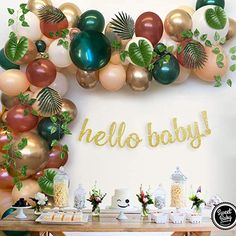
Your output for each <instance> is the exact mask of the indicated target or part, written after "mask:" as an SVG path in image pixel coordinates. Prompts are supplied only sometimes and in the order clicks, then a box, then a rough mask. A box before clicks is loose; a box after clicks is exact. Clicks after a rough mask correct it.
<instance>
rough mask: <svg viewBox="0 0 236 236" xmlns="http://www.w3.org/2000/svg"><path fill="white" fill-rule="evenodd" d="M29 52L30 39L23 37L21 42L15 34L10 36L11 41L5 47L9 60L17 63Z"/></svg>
mask: <svg viewBox="0 0 236 236" xmlns="http://www.w3.org/2000/svg"><path fill="white" fill-rule="evenodd" d="M27 51H28V39H27V38H26V37H24V36H22V37H21V38H20V39H19V40H18V38H17V36H16V34H15V33H13V32H12V33H11V34H10V39H9V40H8V42H7V44H6V46H5V54H6V56H7V58H8V59H9V60H10V61H12V62H16V61H19V60H20V59H22V58H23V57H24V56H25V54H26V53H27Z"/></svg>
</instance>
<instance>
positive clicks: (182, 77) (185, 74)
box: [174, 64, 191, 84]
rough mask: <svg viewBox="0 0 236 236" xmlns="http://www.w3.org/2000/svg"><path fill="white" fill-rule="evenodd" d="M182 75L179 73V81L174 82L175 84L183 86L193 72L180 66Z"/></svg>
mask: <svg viewBox="0 0 236 236" xmlns="http://www.w3.org/2000/svg"><path fill="white" fill-rule="evenodd" d="M179 66H180V73H179V76H178V78H177V80H176V81H175V82H174V83H175V84H182V83H183V82H184V81H186V80H187V79H188V78H189V76H190V74H191V70H189V69H187V68H185V67H183V66H182V65H180V64H179Z"/></svg>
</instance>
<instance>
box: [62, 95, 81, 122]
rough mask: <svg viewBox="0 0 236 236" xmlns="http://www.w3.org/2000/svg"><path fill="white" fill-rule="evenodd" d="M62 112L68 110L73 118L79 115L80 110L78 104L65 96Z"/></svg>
mask: <svg viewBox="0 0 236 236" xmlns="http://www.w3.org/2000/svg"><path fill="white" fill-rule="evenodd" d="M61 112H68V113H69V116H70V118H71V119H72V120H74V119H75V118H76V116H77V113H78V110H77V107H76V105H75V104H74V103H73V102H72V101H71V100H69V99H66V98H63V100H62V109H61Z"/></svg>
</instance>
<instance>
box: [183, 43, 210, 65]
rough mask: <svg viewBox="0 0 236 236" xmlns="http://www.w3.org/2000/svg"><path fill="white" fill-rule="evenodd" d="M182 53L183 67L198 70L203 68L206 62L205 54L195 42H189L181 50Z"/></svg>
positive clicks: (201, 46)
mask: <svg viewBox="0 0 236 236" xmlns="http://www.w3.org/2000/svg"><path fill="white" fill-rule="evenodd" d="M183 53H184V65H185V67H187V68H189V69H199V68H202V67H203V66H204V64H205V63H206V61H207V54H206V51H205V48H204V46H203V45H202V44H201V43H199V42H197V41H195V40H191V41H190V42H188V43H187V45H186V46H185V48H183Z"/></svg>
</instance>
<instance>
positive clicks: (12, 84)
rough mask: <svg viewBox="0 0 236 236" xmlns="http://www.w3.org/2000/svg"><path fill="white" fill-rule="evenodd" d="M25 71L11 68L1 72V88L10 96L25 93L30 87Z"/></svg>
mask: <svg viewBox="0 0 236 236" xmlns="http://www.w3.org/2000/svg"><path fill="white" fill-rule="evenodd" d="M29 85H30V84H29V81H28V80H27V77H26V75H25V73H23V72H21V71H20V70H16V69H11V70H7V71H4V72H3V73H1V74H0V90H2V92H3V93H5V94H6V95H8V96H17V95H19V94H20V93H24V92H25V91H26V90H27V89H28V87H29Z"/></svg>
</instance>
